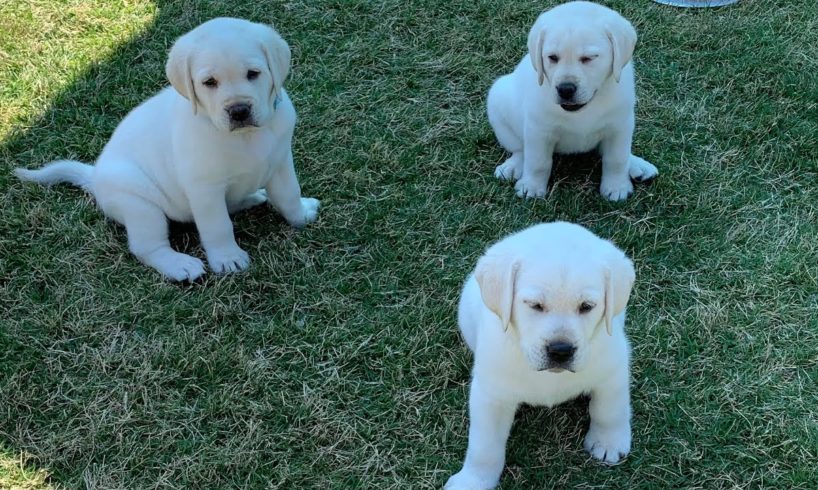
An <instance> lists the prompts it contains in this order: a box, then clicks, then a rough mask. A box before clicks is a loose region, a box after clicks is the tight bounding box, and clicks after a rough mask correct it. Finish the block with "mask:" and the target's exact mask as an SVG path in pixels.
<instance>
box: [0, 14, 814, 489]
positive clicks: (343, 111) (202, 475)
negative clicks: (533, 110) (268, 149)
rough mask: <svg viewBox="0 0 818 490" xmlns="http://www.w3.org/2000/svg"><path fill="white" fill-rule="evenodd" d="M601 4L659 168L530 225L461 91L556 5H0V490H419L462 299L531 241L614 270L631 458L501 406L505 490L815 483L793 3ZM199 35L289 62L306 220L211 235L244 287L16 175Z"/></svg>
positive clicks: (576, 179)
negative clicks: (492, 257)
mask: <svg viewBox="0 0 818 490" xmlns="http://www.w3.org/2000/svg"><path fill="white" fill-rule="evenodd" d="M605 3H606V4H607V5H609V6H611V7H613V8H616V9H617V10H619V11H620V12H622V13H623V14H624V15H625V16H626V17H628V18H629V19H631V21H632V22H633V23H634V25H635V26H636V28H637V30H638V32H639V34H640V41H639V43H638V45H637V49H636V55H635V66H636V70H637V79H638V95H639V104H638V107H637V129H636V135H635V138H634V152H635V153H637V154H640V155H642V156H644V157H645V158H647V159H648V160H650V161H652V162H654V163H656V164H657V166H658V167H659V169H660V172H661V176H660V177H659V179H658V180H657V181H656V182H655V183H653V184H652V185H650V186H637V188H636V192H635V193H634V195H633V196H632V197H631V198H630V199H628V200H627V201H626V202H624V203H618V204H614V203H609V202H607V201H605V200H603V199H602V198H601V197H600V195H599V193H598V185H599V171H598V169H597V170H594V169H593V165H589V163H593V159H588V158H585V159H579V160H577V159H570V160H566V159H563V160H560V161H559V162H558V164H557V165H558V167H557V169H556V175H555V180H554V183H553V185H552V187H553V191H552V192H551V194H550V195H549V197H548V199H546V200H536V201H524V200H520V199H518V198H516V197H515V196H514V191H513V188H512V186H511V185H510V184H506V183H501V182H498V181H497V180H495V179H494V177H493V176H492V173H493V169H494V166H495V165H496V164H498V163H499V162H502V161H503V159H504V158H505V155H504V154H503V151H502V150H501V148H499V147H498V145H497V144H496V142H495V139H494V137H493V134H492V132H491V129H490V127H489V125H488V122H487V121H486V117H485V110H484V100H485V94H486V91H487V90H488V87H489V86H490V84H491V82H492V80H493V79H494V78H496V77H497V76H498V75H500V74H502V73H505V72H508V71H509V70H510V69H511V68H512V67H513V66H514V64H515V63H516V62H517V60H518V59H519V57H520V56H522V54H523V52H524V49H525V47H524V46H525V38H526V34H527V31H528V28H529V27H530V25H531V24H532V23H533V21H534V19H535V18H536V16H537V14H538V13H539V11H541V10H542V9H544V8H547V7H549V6H551V5H553V4H555V2H554V1H551V0H544V1H538V2H533V1H522V0H514V1H504V2H498V1H493V0H451V1H448V2H434V1H430V0H412V1H409V0H406V1H401V0H384V1H368V0H336V1H318V0H292V1H270V0H257V1H252V2H245V1H238V0H218V1H216V0H213V1H204V0H202V1H196V0H153V1H151V0H115V1H114V0H3V2H2V3H0V189H2V192H0V206H2V213H0V306H1V307H2V315H3V318H2V320H0V488H21V489H23V488H24V489H43V488H106V489H107V488H129V489H136V488H145V489H147V488H282V489H290V488H316V489H347V488H367V489H375V488H377V489H388V488H401V489H402V488H439V487H441V486H442V485H443V483H444V482H445V481H446V478H448V476H449V475H450V474H451V473H453V472H455V471H457V470H458V469H459V468H460V465H461V461H462V457H463V455H464V452H465V447H466V435H467V418H466V402H467V386H468V381H469V367H470V362H471V360H470V355H469V353H468V351H467V349H466V348H465V346H464V345H463V343H462V342H461V340H460V338H459V335H458V332H457V327H456V323H455V305H456V302H457V298H458V293H459V287H460V284H461V282H462V281H463V279H464V277H465V276H466V274H467V273H468V272H469V271H470V269H471V268H472V267H473V265H474V263H475V261H476V259H477V257H478V256H479V255H480V254H481V252H482V250H484V248H485V247H486V246H487V245H488V244H490V243H492V242H493V241H495V240H497V239H498V238H500V237H502V236H504V235H506V234H508V233H510V232H512V231H515V230H519V229H521V228H523V227H526V226H529V225H531V224H534V223H538V222H542V221H550V220H555V219H562V220H569V221H573V222H578V223H581V224H584V225H586V226H588V227H589V228H590V229H591V230H593V231H594V232H596V233H598V234H600V235H601V236H604V237H606V238H610V239H612V240H613V241H614V242H615V243H616V244H617V245H618V246H620V247H621V248H622V249H624V250H625V251H626V252H627V253H628V255H630V256H631V257H632V258H633V260H634V263H635V265H636V269H637V282H636V286H635V289H634V293H633V296H632V297H631V302H630V309H629V324H628V332H629V336H630V339H631V341H632V345H633V382H632V396H633V409H634V418H633V430H634V446H633V451H632V453H631V455H630V456H629V457H628V459H627V460H626V461H625V462H624V463H623V464H621V465H619V466H616V467H606V466H604V465H601V464H598V463H597V462H595V461H593V460H591V459H590V458H589V457H588V455H587V454H586V453H585V452H584V451H583V449H582V437H583V434H584V431H585V429H586V428H587V425H588V417H587V401H583V400H578V401H576V402H571V403H568V404H566V405H562V406H558V407H555V408H553V409H545V408H524V409H522V410H521V411H520V413H518V416H517V420H516V423H515V428H514V430H513V432H512V435H511V438H510V440H509V446H508V452H507V465H506V470H505V471H504V473H503V479H502V488H504V489H528V488H602V487H605V488H614V489H615V488H707V489H713V488H762V487H763V488H801V489H810V490H812V489H815V488H818V464H817V463H816V460H818V239H817V237H818V212H817V211H816V207H817V206H818V186H817V185H816V184H818V156H817V153H816V136H818V102H816V101H818V61H816V60H818V20H816V19H818V6H816V5H815V4H814V3H813V2H806V1H796V0H777V1H776V0H771V1H765V2H762V1H752V0H741V1H740V2H739V3H738V5H736V6H733V7H729V8H724V9H712V10H697V11H694V10H680V9H674V8H671V7H665V6H660V5H657V4H654V3H652V2H650V1H648V0H639V1H636V0H612V1H608V2H605ZM219 15H229V16H236V17H244V18H248V19H251V20H256V21H263V22H272V23H274V24H275V25H276V27H277V28H278V30H279V31H280V32H281V34H282V35H283V37H284V38H285V39H286V40H287V41H288V42H289V43H290V45H291V46H292V50H293V70H292V75H291V76H290V78H289V80H288V82H287V88H288V91H289V93H290V95H291V97H292V99H293V102H294V104H295V107H296V109H297V111H298V113H299V123H298V126H297V128H296V135H295V142H294V144H295V149H294V151H295V158H296V166H297V168H298V171H299V176H300V180H301V185H302V188H303V190H304V193H305V195H308V196H314V197H318V198H320V199H321V200H322V205H323V208H322V212H321V214H320V217H319V220H318V222H317V223H315V224H313V225H311V226H309V227H307V228H306V229H304V230H302V231H295V230H293V229H291V228H289V227H288V226H287V225H286V223H285V222H284V221H283V219H281V218H280V217H279V216H277V215H276V214H275V213H274V212H273V211H272V210H270V209H265V208H256V209H254V210H251V211H249V212H245V213H242V214H240V215H238V216H236V218H235V220H234V222H235V228H236V233H237V236H238V240H239V243H240V245H241V246H242V247H243V248H244V249H245V250H247V251H248V252H249V253H250V256H251V258H252V264H251V268H250V269H249V271H247V272H246V273H241V274H237V275H228V276H221V277H220V276H215V275H212V274H208V275H207V276H206V279H205V280H204V281H202V282H201V283H197V284H193V285H177V284H172V283H167V282H164V281H163V280H162V279H161V278H160V276H159V275H158V274H157V273H155V272H154V271H152V270H151V269H148V268H146V267H144V266H142V265H141V264H139V263H138V262H137V261H136V260H135V259H134V258H133V256H131V255H130V254H129V253H128V251H127V244H126V237H125V233H124V230H123V229H122V228H120V227H117V226H115V225H113V224H112V223H110V222H106V220H105V219H104V218H103V216H102V215H101V213H100V212H99V211H98V210H97V209H96V208H95V205H94V202H93V200H92V199H91V198H90V197H88V196H87V195H85V194H83V193H82V192H81V191H79V190H77V189H75V188H72V187H68V186H60V187H55V188H53V189H44V188H40V187H37V186H35V185H24V184H22V183H20V182H18V181H17V180H15V179H14V178H13V177H12V176H11V173H10V171H11V169H12V168H13V167H14V166H26V167H37V166H40V165H41V164H43V163H45V162H47V161H50V160H52V159H56V158H64V157H72V158H78V159H82V160H85V161H93V159H94V158H95V157H96V155H97V154H98V153H99V152H100V150H101V148H102V146H103V145H104V144H105V142H106V140H107V138H108V136H109V135H110V133H111V132H112V130H113V129H114V127H115V126H116V124H117V122H118V121H119V120H120V119H121V118H122V117H123V116H124V115H125V114H126V113H127V112H128V111H129V110H130V109H131V108H133V107H134V106H135V105H136V104H138V103H139V102H140V101H141V100H143V99H144V98H145V97H147V96H148V95H150V94H151V93H153V92H155V91H156V90H158V89H159V88H160V87H162V86H164V85H165V84H166V81H165V78H164V61H165V57H166V53H167V50H168V48H169V46H170V44H171V43H172V41H173V40H174V39H175V38H176V37H178V36H179V35H181V34H182V33H184V32H185V31H187V30H189V29H191V28H193V27H194V26H196V25H197V24H199V23H201V22H203V21H205V20H207V19H209V18H211V17H215V16H219ZM173 237H174V238H173V241H174V244H175V246H176V247H177V248H179V249H181V250H185V251H188V252H190V253H193V254H195V255H198V256H200V257H202V256H203V253H202V250H201V248H200V246H199V241H198V238H197V236H196V234H195V230H194V229H193V228H192V227H190V226H177V227H175V228H174V233H173Z"/></svg>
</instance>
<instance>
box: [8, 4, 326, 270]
mask: <svg viewBox="0 0 818 490" xmlns="http://www.w3.org/2000/svg"><path fill="white" fill-rule="evenodd" d="M289 67H290V48H289V46H288V45H287V43H286V42H285V41H284V40H283V39H282V38H281V36H279V35H278V33H276V32H275V31H274V30H273V29H271V28H270V27H268V26H265V25H262V24H255V23H252V22H248V21H245V20H240V19H231V18H218V19H213V20H210V21H208V22H205V23H204V24H202V25H200V26H199V27H197V28H195V29H193V30H192V31H190V32H189V33H187V34H185V35H184V36H182V37H180V38H179V39H178V40H177V41H176V43H175V44H174V45H173V48H172V49H171V51H170V55H169V58H168V63H167V67H166V68H167V69H166V71H167V76H168V79H169V80H170V82H171V85H172V87H168V88H166V89H164V90H162V91H161V92H159V93H158V94H157V95H155V96H154V97H152V98H150V99H148V100H147V101H145V102H144V103H143V104H142V105H140V106H139V107H137V108H136V109H134V110H133V111H132V112H131V113H130V114H128V115H127V116H126V117H125V119H124V120H123V121H122V122H121V123H120V124H119V126H118V127H117V128H116V130H115V131H114V133H113V135H112V136H111V139H110V141H109V142H108V144H107V145H106V146H105V148H104V149H103V150H102V154H101V155H100V156H99V158H98V159H97V162H96V165H94V166H91V165H87V164H84V163H81V162H76V161H68V160H63V161H57V162H54V163H51V164H49V165H46V166H45V167H44V168H42V169H39V170H25V169H17V172H16V173H17V176H18V177H19V178H21V179H23V180H31V181H35V182H39V183H41V184H46V185H50V184H55V183H58V182H69V183H72V184H74V185H77V186H80V187H82V188H83V189H85V190H86V191H88V192H90V193H91V194H92V195H93V196H94V198H95V199H96V201H97V204H98V205H99V207H100V209H102V211H103V213H105V215H106V216H108V217H110V218H112V219H114V220H115V221H117V222H119V223H121V224H123V225H124V226H125V228H126V230H127V233H128V245H129V248H130V250H131V252H133V254H134V255H136V257H137V258H138V259H139V260H140V261H142V262H143V263H145V264H146V265H148V266H150V267H153V268H154V269H156V270H157V271H159V272H160V273H162V274H163V275H164V276H165V277H167V278H168V279H171V280H175V281H183V280H194V279H196V278H198V277H199V276H201V275H202V274H203V273H204V265H203V264H202V261H201V260H199V259H197V258H195V257H191V256H189V255H185V254H183V253H179V252H176V251H174V250H173V249H171V247H170V242H169V241H168V219H172V220H176V221H182V222H190V221H193V222H195V223H196V227H197V229H198V231H199V235H200V236H201V240H202V245H203V247H204V249H205V253H206V254H207V260H208V263H209V264H210V268H211V269H212V270H213V271H215V272H218V273H225V272H234V271H239V270H242V269H245V268H246V267H247V266H248V265H249V262H250V259H249V256H248V255H247V253H246V252H245V251H244V250H242V249H241V248H239V246H238V244H237V243H236V240H235V238H234V236H233V224H232V222H231V221H230V216H229V214H230V213H234V212H237V211H240V210H242V209H246V208H249V207H252V206H255V205H257V204H261V203H263V202H265V201H269V202H270V204H272V205H273V206H274V207H275V208H276V209H278V211H279V212H280V213H281V214H282V215H283V216H284V218H285V219H286V220H287V222H288V223H290V224H291V225H292V226H295V227H302V226H304V225H305V224H307V223H310V222H312V221H314V220H315V219H316V216H317V213H318V207H319V202H318V201H317V200H316V199H311V198H302V197H301V188H300V186H299V184H298V179H297V177H296V174H295V167H294V164H293V154H292V136H293V130H294V128H295V109H294V108H293V105H292V102H291V101H290V98H289V97H288V96H287V92H286V91H285V90H284V86H283V84H284V79H285V78H286V77H287V73H288V72H289Z"/></svg>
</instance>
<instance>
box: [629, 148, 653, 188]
mask: <svg viewBox="0 0 818 490" xmlns="http://www.w3.org/2000/svg"><path fill="white" fill-rule="evenodd" d="M628 174H629V175H630V177H631V180H633V181H634V182H650V181H652V180H653V179H655V178H656V177H658V176H659V169H657V168H656V166H655V165H654V164H652V163H650V162H649V161H647V160H645V159H644V158H640V157H638V156H636V155H633V154H631V156H630V158H628Z"/></svg>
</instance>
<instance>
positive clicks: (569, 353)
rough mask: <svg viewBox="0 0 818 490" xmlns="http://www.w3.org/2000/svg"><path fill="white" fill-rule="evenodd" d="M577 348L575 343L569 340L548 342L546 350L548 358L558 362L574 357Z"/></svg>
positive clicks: (564, 361)
mask: <svg viewBox="0 0 818 490" xmlns="http://www.w3.org/2000/svg"><path fill="white" fill-rule="evenodd" d="M576 350H577V348H576V347H574V346H573V345H571V344H569V343H568V342H554V343H552V344H548V346H547V347H546V348H545V352H546V353H547V354H548V359H549V360H550V361H551V362H553V363H557V364H562V363H566V362H568V361H570V360H571V358H572V357H574V352H576Z"/></svg>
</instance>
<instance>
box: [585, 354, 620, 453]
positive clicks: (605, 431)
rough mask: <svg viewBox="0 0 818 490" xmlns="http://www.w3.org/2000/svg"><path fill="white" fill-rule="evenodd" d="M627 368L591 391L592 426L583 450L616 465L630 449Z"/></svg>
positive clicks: (590, 410)
mask: <svg viewBox="0 0 818 490" xmlns="http://www.w3.org/2000/svg"><path fill="white" fill-rule="evenodd" d="M628 376H629V375H628V372H627V368H626V369H625V370H624V373H623V372H619V373H616V374H615V375H614V379H612V380H611V379H609V380H606V382H605V383H601V384H600V385H599V386H597V387H596V388H594V389H593V390H591V403H590V405H589V412H590V414H591V426H590V428H589V429H588V434H587V435H586V436H585V450H586V451H588V452H589V453H591V456H593V457H594V458H596V459H598V460H600V461H603V462H605V463H609V464H616V463H618V462H619V461H620V460H621V459H622V458H624V457H625V456H627V454H628V453H629V452H630V450H631V399H630V388H629V386H628Z"/></svg>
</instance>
